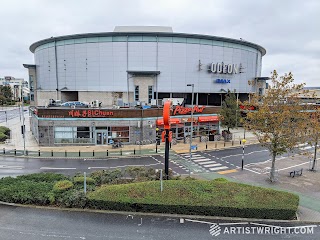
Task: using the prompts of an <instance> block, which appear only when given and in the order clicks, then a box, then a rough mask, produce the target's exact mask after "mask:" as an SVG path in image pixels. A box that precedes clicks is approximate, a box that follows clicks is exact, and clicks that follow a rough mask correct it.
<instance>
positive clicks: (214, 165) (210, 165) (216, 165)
mask: <svg viewBox="0 0 320 240" xmlns="http://www.w3.org/2000/svg"><path fill="white" fill-rule="evenodd" d="M218 166H222V165H221V164H220V163H216V164H209V165H204V166H203V167H206V168H209V167H218Z"/></svg>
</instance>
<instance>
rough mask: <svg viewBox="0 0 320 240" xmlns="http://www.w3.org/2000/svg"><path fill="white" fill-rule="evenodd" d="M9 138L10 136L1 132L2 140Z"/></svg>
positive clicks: (0, 139)
mask: <svg viewBox="0 0 320 240" xmlns="http://www.w3.org/2000/svg"><path fill="white" fill-rule="evenodd" d="M7 139H8V136H7V135H5V134H4V133H3V132H0V142H4V141H5V140H7Z"/></svg>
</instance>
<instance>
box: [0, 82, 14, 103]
mask: <svg viewBox="0 0 320 240" xmlns="http://www.w3.org/2000/svg"><path fill="white" fill-rule="evenodd" d="M0 93H1V95H3V96H4V97H5V98H6V99H8V100H9V99H10V100H11V98H12V91H11V87H10V86H9V85H8V86H1V88H0Z"/></svg>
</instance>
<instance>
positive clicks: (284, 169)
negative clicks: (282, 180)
mask: <svg viewBox="0 0 320 240" xmlns="http://www.w3.org/2000/svg"><path fill="white" fill-rule="evenodd" d="M307 163H309V162H304V163H300V164H297V165H294V166H290V167H286V168H282V169H279V170H278V171H282V170H286V169H289V168H294V167H298V166H301V165H304V164H307Z"/></svg>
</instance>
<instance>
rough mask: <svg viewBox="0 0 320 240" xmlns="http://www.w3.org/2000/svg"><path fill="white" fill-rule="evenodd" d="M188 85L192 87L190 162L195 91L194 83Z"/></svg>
mask: <svg viewBox="0 0 320 240" xmlns="http://www.w3.org/2000/svg"><path fill="white" fill-rule="evenodd" d="M187 87H192V96H191V132H190V149H189V154H190V163H191V158H192V156H191V147H192V133H193V93H194V84H193V83H192V84H187ZM189 175H190V170H189Z"/></svg>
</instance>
